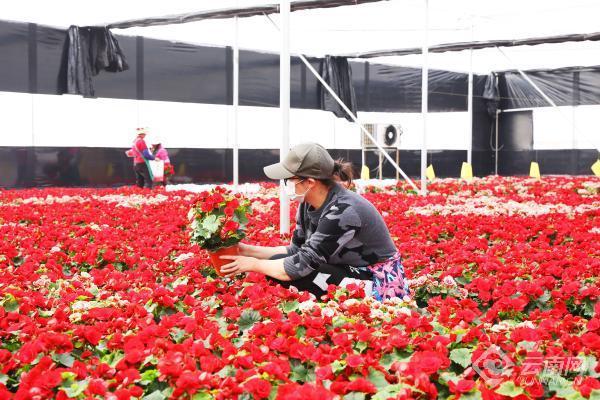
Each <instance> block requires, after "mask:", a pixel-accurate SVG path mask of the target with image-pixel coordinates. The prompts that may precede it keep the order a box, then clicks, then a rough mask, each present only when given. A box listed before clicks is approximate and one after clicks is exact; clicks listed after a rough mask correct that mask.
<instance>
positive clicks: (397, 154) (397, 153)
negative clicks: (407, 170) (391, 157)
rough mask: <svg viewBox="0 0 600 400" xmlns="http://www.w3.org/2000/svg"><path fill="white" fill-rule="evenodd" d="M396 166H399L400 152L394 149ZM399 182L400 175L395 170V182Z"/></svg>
mask: <svg viewBox="0 0 600 400" xmlns="http://www.w3.org/2000/svg"><path fill="white" fill-rule="evenodd" d="M396 164H398V165H400V150H398V148H397V147H396ZM399 180H400V174H399V173H398V170H396V181H399Z"/></svg>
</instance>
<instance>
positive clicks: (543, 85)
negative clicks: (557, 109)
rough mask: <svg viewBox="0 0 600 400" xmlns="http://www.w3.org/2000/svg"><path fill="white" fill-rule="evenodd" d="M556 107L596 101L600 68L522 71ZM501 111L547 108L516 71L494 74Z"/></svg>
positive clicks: (546, 102) (598, 95)
mask: <svg viewBox="0 0 600 400" xmlns="http://www.w3.org/2000/svg"><path fill="white" fill-rule="evenodd" d="M525 74H526V75H527V76H528V77H529V79H531V80H532V81H533V82H534V83H535V84H536V85H537V86H538V87H539V88H540V89H541V90H542V91H543V92H544V94H546V95H547V96H548V97H550V99H552V101H553V102H554V103H555V104H556V105H557V106H572V105H593V104H600V92H599V91H598V88H599V87H600V67H598V66H596V67H572V68H561V69H556V70H533V71H525ZM498 76H499V78H500V79H499V86H500V95H501V102H500V108H501V109H503V110H509V109H515V108H533V107H549V106H550V104H549V103H548V101H546V100H545V99H544V97H542V95H541V94H540V93H539V92H537V91H536V90H535V89H534V87H533V86H532V85H531V83H529V82H528V81H527V80H526V79H525V78H524V77H523V76H522V75H521V74H520V73H519V72H518V71H504V72H501V73H498Z"/></svg>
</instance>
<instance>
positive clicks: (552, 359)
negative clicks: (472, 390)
mask: <svg viewBox="0 0 600 400" xmlns="http://www.w3.org/2000/svg"><path fill="white" fill-rule="evenodd" d="M596 364H597V361H596V359H595V358H593V357H583V356H581V357H570V356H543V355H533V356H532V355H527V356H526V358H525V359H524V360H523V361H522V363H521V365H520V366H519V368H520V371H519V374H518V377H517V380H518V381H519V383H520V384H521V385H522V386H529V385H533V384H535V383H542V384H546V385H551V384H560V383H561V382H562V381H564V379H565V378H564V377H565V376H567V375H571V376H573V375H578V376H580V377H581V376H583V375H588V374H589V373H590V372H593V371H594V369H595V366H596ZM516 366H517V365H516V364H515V362H514V361H512V359H511V358H510V357H509V356H508V355H507V354H506V353H505V352H504V351H503V350H502V349H501V348H500V347H498V346H496V345H493V346H491V347H490V348H488V349H487V350H486V351H485V352H483V353H482V354H481V355H480V356H479V357H477V359H475V360H473V361H472V367H473V370H474V371H475V372H476V373H477V374H479V376H480V377H481V378H482V379H483V380H484V382H485V383H486V384H487V385H489V386H491V387H495V386H498V385H499V384H500V383H501V382H503V381H504V380H506V378H507V377H510V376H512V374H513V370H514V368H515V367H516Z"/></svg>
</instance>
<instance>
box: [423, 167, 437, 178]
mask: <svg viewBox="0 0 600 400" xmlns="http://www.w3.org/2000/svg"><path fill="white" fill-rule="evenodd" d="M425 176H426V177H427V179H429V180H430V181H432V180H434V179H435V171H434V170H433V165H431V164H429V167H427V169H426V170H425Z"/></svg>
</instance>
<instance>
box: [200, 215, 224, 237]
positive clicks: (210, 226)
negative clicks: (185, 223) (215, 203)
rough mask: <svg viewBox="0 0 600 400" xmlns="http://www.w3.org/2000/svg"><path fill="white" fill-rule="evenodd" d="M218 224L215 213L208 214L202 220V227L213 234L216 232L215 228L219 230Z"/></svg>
mask: <svg viewBox="0 0 600 400" xmlns="http://www.w3.org/2000/svg"><path fill="white" fill-rule="evenodd" d="M219 225H220V223H219V219H218V218H217V216H216V215H209V216H208V217H206V218H204V221H202V228H204V229H206V230H207V231H208V232H210V233H211V234H214V233H215V232H217V230H219Z"/></svg>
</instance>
